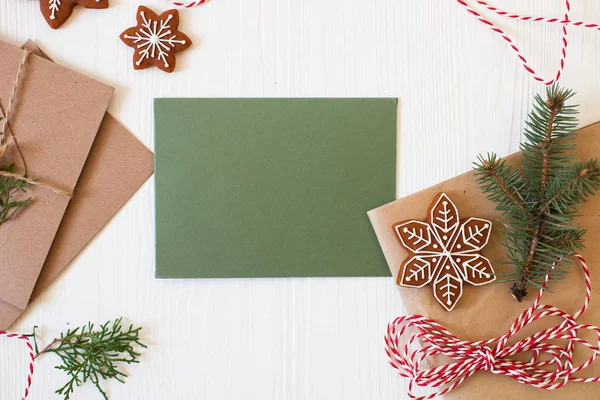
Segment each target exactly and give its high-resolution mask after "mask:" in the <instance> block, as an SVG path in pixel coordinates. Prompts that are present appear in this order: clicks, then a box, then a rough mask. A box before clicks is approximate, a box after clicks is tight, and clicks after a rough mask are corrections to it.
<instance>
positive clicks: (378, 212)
mask: <svg viewBox="0 0 600 400" xmlns="http://www.w3.org/2000/svg"><path fill="white" fill-rule="evenodd" d="M576 143H577V150H576V153H575V155H577V156H578V157H580V158H581V159H587V158H598V156H600V123H596V124H594V125H590V126H587V127H585V128H582V129H580V130H579V132H578V135H577V140H576ZM507 160H509V161H510V163H511V164H513V165H516V164H518V163H519V161H520V155H519V154H518V153H517V154H514V155H512V156H509V157H507ZM440 192H445V193H447V194H448V195H449V196H450V198H451V199H452V200H453V201H454V202H455V203H456V205H457V207H458V210H459V213H460V215H461V218H467V217H481V218H485V219H489V220H492V221H493V223H494V224H495V228H494V232H493V233H492V238H491V239H490V242H489V244H488V246H487V247H486V248H485V249H484V251H483V252H482V253H483V254H484V255H486V256H487V257H488V258H489V259H490V260H492V262H493V264H494V268H495V269H496V272H497V273H499V274H500V273H503V272H508V271H509V270H510V269H511V268H512V267H511V266H510V265H503V264H501V263H499V262H498V261H499V260H506V258H505V255H504V249H503V248H502V246H501V245H500V244H498V241H499V240H501V237H500V235H499V234H498V226H499V225H500V222H499V221H498V218H499V216H500V215H499V213H498V212H497V211H496V210H495V204H494V203H492V202H490V201H488V200H486V198H485V196H484V195H483V194H482V192H481V191H480V189H479V187H478V185H477V183H476V182H475V178H474V174H473V172H469V173H466V174H464V175H461V176H458V177H456V178H453V179H450V180H448V181H446V182H443V183H441V184H439V185H437V186H433V187H431V188H429V189H426V190H424V191H422V192H419V193H416V194H414V195H412V196H408V197H405V198H403V199H400V200H396V201H394V202H392V203H389V204H387V205H384V206H382V207H379V208H376V209H374V210H371V211H369V213H368V215H369V218H370V219H371V223H372V225H373V228H374V229H375V233H376V234H377V238H378V239H379V243H380V245H381V248H382V250H383V253H384V255H385V258H386V260H387V262H388V265H389V267H390V270H391V271H392V275H393V276H394V281H392V280H390V285H391V284H394V283H393V282H395V279H396V277H397V276H398V272H399V268H400V266H401V264H402V261H403V260H404V259H405V258H406V257H407V255H408V254H407V252H406V251H405V250H404V249H403V248H402V247H401V246H400V245H399V243H398V240H397V239H396V237H395V236H394V233H393V231H392V225H393V224H394V223H396V222H400V221H404V220H407V219H421V220H425V218H426V216H427V209H428V207H429V204H430V202H431V200H432V199H433V197H434V196H435V195H436V194H437V193H440ZM580 212H581V215H582V217H580V218H579V221H578V222H579V223H580V225H581V226H582V227H583V228H586V229H587V230H588V232H587V234H586V237H585V239H586V248H585V251H584V252H583V253H582V254H583V256H584V257H585V258H586V260H587V262H588V264H589V267H590V270H591V277H592V289H593V292H592V298H591V303H590V306H589V308H588V310H587V311H586V313H585V314H584V315H583V316H581V317H580V319H578V322H579V323H583V324H586V323H587V324H594V325H600V270H599V269H598V266H599V265H600V246H598V240H600V194H597V195H596V196H595V197H593V198H591V199H590V201H589V202H588V203H586V204H585V205H584V206H583V207H581V209H580ZM510 285H511V284H509V283H498V284H490V285H486V286H480V287H475V286H471V285H469V284H466V285H465V286H464V288H465V289H464V292H463V297H462V298H461V300H460V302H459V303H458V304H457V305H456V307H455V308H454V310H453V311H451V312H447V311H445V310H444V309H443V308H442V307H441V306H440V305H439V304H438V303H437V301H436V300H435V299H434V297H433V294H432V291H431V287H430V286H426V287H424V288H421V289H413V288H405V287H399V286H398V291H399V293H400V296H402V300H403V301H404V304H405V305H406V310H407V312H408V313H409V314H419V315H425V316H427V317H429V318H432V319H433V320H435V321H437V322H438V323H440V324H441V325H442V326H444V327H446V328H448V329H449V330H450V332H452V333H453V334H455V335H457V336H458V337H459V338H461V339H464V340H484V339H490V338H493V337H496V336H500V335H502V334H505V333H506V332H507V331H508V329H509V327H510V325H511V324H512V323H513V321H514V320H515V318H517V316H518V315H519V314H520V313H521V312H523V311H524V310H525V309H526V308H528V307H529V306H531V303H532V302H533V300H534V298H535V296H536V295H537V291H536V290H535V289H531V290H530V293H529V295H528V297H527V298H526V299H525V300H524V301H523V302H522V303H518V302H517V301H516V300H514V299H513V298H512V297H511V295H510V292H509V289H510ZM551 289H552V291H553V292H554V293H550V292H546V293H545V294H544V296H543V298H542V303H544V304H552V305H555V306H557V307H559V308H561V309H563V310H565V311H567V312H570V313H575V312H576V311H578V310H579V309H580V308H581V305H582V304H583V299H584V294H585V289H584V280H583V275H582V273H581V270H580V269H579V265H577V264H574V265H573V267H572V269H571V272H570V273H569V274H568V276H567V278H566V279H564V280H561V281H557V282H555V283H553V284H552V286H551ZM558 322H562V320H558V319H551V320H550V319H548V320H544V321H543V322H539V323H537V324H536V325H535V326H531V327H529V328H528V329H529V331H528V332H526V333H527V334H531V333H533V332H536V331H539V330H541V329H544V328H548V327H550V326H553V325H555V324H557V323H558ZM522 337H524V336H523V335H521V336H520V338H522ZM586 338H588V339H590V338H589V337H587V336H586ZM591 340H592V341H593V339H591ZM593 343H595V342H593ZM582 353H583V352H582ZM575 356H576V361H579V360H580V359H581V356H586V357H589V353H585V354H581V353H578V352H576V353H575ZM430 361H431V363H432V365H437V363H438V362H439V360H430ZM599 374H600V362H595V363H594V364H592V366H591V367H590V368H586V369H585V370H584V371H582V372H581V373H579V374H577V376H597V375H599ZM398 379H403V378H401V377H398ZM444 398H446V399H461V400H479V399H486V400H494V399H497V400H507V399H519V400H522V399H544V400H554V399H556V400H559V399H560V400H562V399H598V398H600V386H599V385H598V384H593V383H592V384H582V383H568V384H567V385H566V386H564V387H563V388H561V389H558V390H554V391H547V390H542V389H536V388H533V387H530V386H525V385H522V384H519V383H517V382H515V381H514V380H512V379H510V378H507V377H503V376H497V375H494V374H492V373H490V372H479V373H477V374H475V375H474V376H473V377H471V378H469V379H468V380H467V381H466V382H465V383H463V384H462V385H461V386H459V387H458V388H457V389H456V390H454V391H452V392H450V393H449V394H447V395H446V396H444Z"/></svg>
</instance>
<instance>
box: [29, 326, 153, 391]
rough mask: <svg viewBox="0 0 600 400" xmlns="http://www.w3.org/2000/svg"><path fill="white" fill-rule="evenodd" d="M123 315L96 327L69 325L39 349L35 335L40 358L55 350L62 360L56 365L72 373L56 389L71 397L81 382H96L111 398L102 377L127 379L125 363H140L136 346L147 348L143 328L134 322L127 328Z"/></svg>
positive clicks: (99, 388) (37, 355) (37, 352)
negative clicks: (102, 382)
mask: <svg viewBox="0 0 600 400" xmlns="http://www.w3.org/2000/svg"><path fill="white" fill-rule="evenodd" d="M122 322H123V319H122V318H119V319H117V320H115V321H108V322H106V323H105V324H103V325H101V326H100V327H99V329H95V327H94V325H93V324H92V323H88V324H87V325H84V326H82V327H78V328H75V329H69V330H67V332H65V333H62V334H61V335H60V337H59V338H56V339H54V340H53V341H52V342H50V344H48V345H47V346H46V347H44V348H43V349H42V350H41V351H39V348H38V343H37V340H36V336H35V330H36V328H37V327H34V332H33V334H32V335H29V336H31V337H32V338H33V341H34V346H35V350H36V356H35V358H36V359H37V358H38V357H40V356H41V355H43V354H48V353H54V354H56V355H57V356H58V357H59V358H60V359H61V362H62V364H61V365H58V366H56V367H55V368H56V369H59V370H61V371H64V372H65V373H66V374H67V376H68V378H69V379H68V381H67V383H66V384H65V385H64V386H62V387H61V388H60V389H58V390H56V393H57V394H60V395H63V396H64V400H69V399H70V398H71V394H72V393H73V391H74V390H75V388H76V387H77V386H81V385H83V384H84V383H86V382H88V381H90V382H92V383H93V384H94V385H95V386H96V388H97V389H98V391H99V392H100V394H101V395H102V397H103V398H104V399H105V400H108V395H107V393H106V391H105V390H104V389H103V388H102V386H101V385H100V383H101V381H102V380H105V379H116V380H117V381H119V382H121V383H125V378H126V377H127V375H126V374H125V372H123V371H122V370H121V369H120V368H121V364H135V363H139V360H138V358H139V357H140V353H138V352H137V351H136V348H138V347H141V348H146V345H145V344H143V343H142V342H141V339H140V331H141V329H142V328H140V327H138V328H134V327H133V325H130V326H129V328H128V329H124V328H123V325H122Z"/></svg>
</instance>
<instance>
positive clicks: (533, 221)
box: [475, 85, 600, 301]
mask: <svg viewBox="0 0 600 400" xmlns="http://www.w3.org/2000/svg"><path fill="white" fill-rule="evenodd" d="M572 96H573V92H572V91H571V90H568V89H562V88H559V87H558V86H557V85H553V86H551V87H549V88H548V89H547V92H546V99H543V98H542V97H541V96H539V95H538V96H536V97H535V102H534V104H533V108H532V111H531V112H530V114H529V119H528V121H527V122H526V128H525V138H526V141H525V142H524V143H523V144H522V145H521V151H522V153H523V161H522V162H521V165H520V168H513V167H511V166H509V165H507V164H506V163H505V162H504V161H503V160H500V159H498V157H497V156H496V155H495V154H488V156H487V157H483V156H479V159H478V161H477V162H476V163H475V171H476V174H477V180H478V183H479V185H480V187H481V189H482V191H483V192H484V193H485V194H486V196H487V198H488V199H490V200H492V201H493V202H495V203H496V204H497V206H496V209H497V210H498V211H500V212H501V213H502V216H503V220H504V221H503V222H504V226H503V228H502V235H503V245H504V247H505V248H506V249H507V253H508V257H509V260H510V262H511V263H512V264H513V265H514V266H515V273H514V274H513V275H511V276H510V277H509V278H508V280H509V281H513V282H514V284H513V286H512V288H511V291H512V294H513V296H514V297H515V298H516V299H517V300H519V301H521V300H522V299H523V298H525V296H527V288H528V287H529V286H530V285H533V286H535V287H540V285H541V283H542V281H543V279H544V277H545V275H546V273H547V272H548V269H549V268H550V267H551V265H552V264H554V263H556V264H555V267H554V271H553V274H552V278H553V279H560V278H562V277H564V276H565V274H566V273H567V271H568V267H569V264H570V263H569V261H568V259H565V257H567V256H569V255H571V254H573V253H574V252H576V251H580V250H581V249H582V248H583V236H584V234H585V231H584V230H583V229H580V228H578V227H577V226H576V225H575V224H574V218H575V216H576V210H577V208H578V207H579V206H580V205H581V204H582V203H584V202H585V201H586V200H587V198H588V197H589V196H591V195H593V194H594V193H595V192H596V191H597V190H598V189H600V163H599V162H598V160H597V159H592V160H586V161H582V162H581V161H577V160H575V159H574V157H572V156H570V155H568V153H567V152H568V151H572V150H573V149H574V148H575V144H574V139H575V135H576V132H575V130H576V128H577V119H576V117H575V115H576V114H577V110H576V106H574V105H567V102H568V100H569V99H570V98H571V97H572Z"/></svg>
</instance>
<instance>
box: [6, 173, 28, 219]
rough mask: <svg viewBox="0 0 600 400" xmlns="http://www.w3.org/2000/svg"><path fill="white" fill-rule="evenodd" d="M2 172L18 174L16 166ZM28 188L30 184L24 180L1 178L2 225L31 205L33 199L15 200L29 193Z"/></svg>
mask: <svg viewBox="0 0 600 400" xmlns="http://www.w3.org/2000/svg"><path fill="white" fill-rule="evenodd" d="M0 170H1V171H5V172H9V173H11V174H13V173H15V172H16V168H15V165H14V164H11V165H10V166H8V167H7V168H0ZM27 187H29V183H28V182H26V181H24V180H22V179H15V178H12V177H9V176H0V225H1V224H3V223H5V222H6V221H8V220H9V219H11V218H12V217H14V216H15V214H16V213H17V212H18V211H19V210H20V209H22V208H23V207H26V206H28V205H29V204H31V198H27V199H24V200H16V199H15V194H17V193H19V192H22V193H27Z"/></svg>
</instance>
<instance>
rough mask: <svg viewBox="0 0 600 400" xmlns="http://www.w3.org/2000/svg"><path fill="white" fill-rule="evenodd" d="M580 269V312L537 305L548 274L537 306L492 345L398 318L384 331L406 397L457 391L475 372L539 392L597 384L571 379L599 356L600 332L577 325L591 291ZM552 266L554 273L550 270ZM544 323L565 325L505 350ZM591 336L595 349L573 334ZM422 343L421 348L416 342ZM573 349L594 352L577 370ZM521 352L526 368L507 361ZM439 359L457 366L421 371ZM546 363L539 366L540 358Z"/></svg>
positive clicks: (423, 321) (428, 323)
mask: <svg viewBox="0 0 600 400" xmlns="http://www.w3.org/2000/svg"><path fill="white" fill-rule="evenodd" d="M575 257H576V258H577V259H578V260H579V263H580V264H581V268H582V270H583V274H584V276H585V289H586V292H585V300H584V302H583V306H582V307H581V309H580V310H579V311H578V312H577V313H575V314H573V315H570V314H568V313H566V312H564V311H562V310H560V309H558V308H556V307H554V306H550V305H545V304H540V300H541V298H542V294H543V293H544V290H545V288H546V285H547V283H548V280H549V279H550V275H551V273H552V270H550V272H549V273H548V274H547V275H546V278H545V281H544V284H543V285H542V288H541V289H540V292H539V293H538V295H537V297H536V299H535V301H534V302H533V304H532V305H531V307H529V308H528V309H527V310H525V311H524V312H523V313H522V314H521V315H520V316H519V317H518V318H517V319H516V320H515V322H514V323H513V324H512V326H511V327H510V329H509V331H508V332H507V333H506V334H505V335H503V336H498V337H495V338H493V339H489V340H484V341H478V342H471V341H463V340H460V339H458V338H457V337H456V336H454V335H453V334H452V333H450V332H449V331H448V330H447V329H446V328H444V327H442V326H441V325H439V324H438V323H437V322H435V321H433V320H431V319H429V318H426V317H422V316H420V315H409V316H404V317H399V318H396V319H395V320H394V321H393V322H391V323H390V324H389V325H388V329H387V333H386V335H385V345H386V349H385V351H386V353H387V355H388V357H389V358H390V364H391V365H392V367H394V368H395V369H396V370H397V371H398V373H399V374H400V376H402V377H404V378H408V379H410V383H409V385H408V395H409V397H410V398H411V399H418V400H425V399H433V398H434V397H435V396H438V395H444V394H446V393H448V392H450V391H451V390H453V389H455V388H456V387H457V386H459V385H460V384H461V383H463V382H464V381H465V380H467V378H469V377H470V376H472V375H474V374H475V373H477V372H479V371H490V372H492V373H494V374H498V375H505V376H508V377H510V378H512V379H514V380H516V381H518V382H520V383H523V384H526V385H531V386H535V387H538V388H541V389H558V388H559V387H561V386H563V385H565V384H566V383H567V382H585V383H589V382H600V376H596V377H590V378H577V377H574V376H573V375H574V374H575V373H577V372H579V371H581V370H583V369H584V368H586V367H588V366H589V365H590V364H591V363H592V362H593V361H594V360H595V359H596V358H597V357H598V356H599V355H600V349H599V346H598V345H599V344H600V328H599V327H597V326H593V325H585V324H578V323H577V322H576V321H575V320H576V319H577V318H578V317H579V316H581V315H582V314H583V313H584V312H585V310H586V309H587V307H588V304H589V302H590V296H591V292H592V287H591V283H590V272H589V270H588V267H587V264H586V262H585V260H584V259H583V257H581V256H580V255H575ZM553 268H554V266H553V267H552V269H553ZM543 317H560V318H562V319H563V321H562V322H561V323H560V324H558V325H556V326H553V327H551V328H548V329H545V330H543V331H541V332H538V333H535V334H533V335H531V336H528V337H527V338H525V339H523V340H520V341H518V342H516V343H515V344H511V345H508V344H507V343H508V341H509V340H510V339H511V338H513V337H514V336H515V335H516V334H517V333H518V332H519V331H520V330H521V329H522V328H523V327H525V326H527V325H528V324H530V323H532V322H534V321H537V320H539V319H541V318H543ZM409 328H413V329H416V331H417V333H414V334H413V335H412V336H410V337H409V338H408V340H407V341H406V343H404V344H401V343H400V339H401V338H403V337H404V335H407V336H408V334H407V331H408V329H409ZM579 330H588V331H593V332H594V333H595V334H596V335H597V338H598V343H595V344H592V343H590V342H588V341H586V340H584V339H581V338H579V337H577V331H579ZM561 339H562V340H566V341H567V342H566V344H565V345H564V346H560V345H558V344H556V342H555V340H561ZM419 341H420V342H421V343H422V346H421V348H419V349H415V350H410V349H409V347H410V346H411V345H412V347H413V348H415V347H418V346H417V345H418V342H419ZM575 344H579V345H582V346H584V347H587V348H588V349H590V350H591V351H592V355H591V356H590V358H589V359H588V360H587V361H585V362H583V363H582V364H579V365H574V364H573V351H574V349H575ZM524 352H530V354H531V359H530V360H529V361H528V362H524V361H518V360H514V359H512V358H511V357H512V356H514V355H516V354H519V353H524ZM436 355H443V356H447V357H450V358H452V359H454V360H455V361H456V362H453V363H449V364H444V365H441V366H439V367H436V368H425V367H422V366H421V365H422V364H424V361H425V359H426V358H427V357H431V356H436ZM543 355H545V356H547V357H543V358H544V359H543V360H541V359H540V356H543ZM441 386H444V389H442V390H440V391H439V392H438V393H433V394H429V395H427V396H416V395H414V394H413V393H412V392H413V390H414V388H415V387H430V388H439V387H441Z"/></svg>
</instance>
